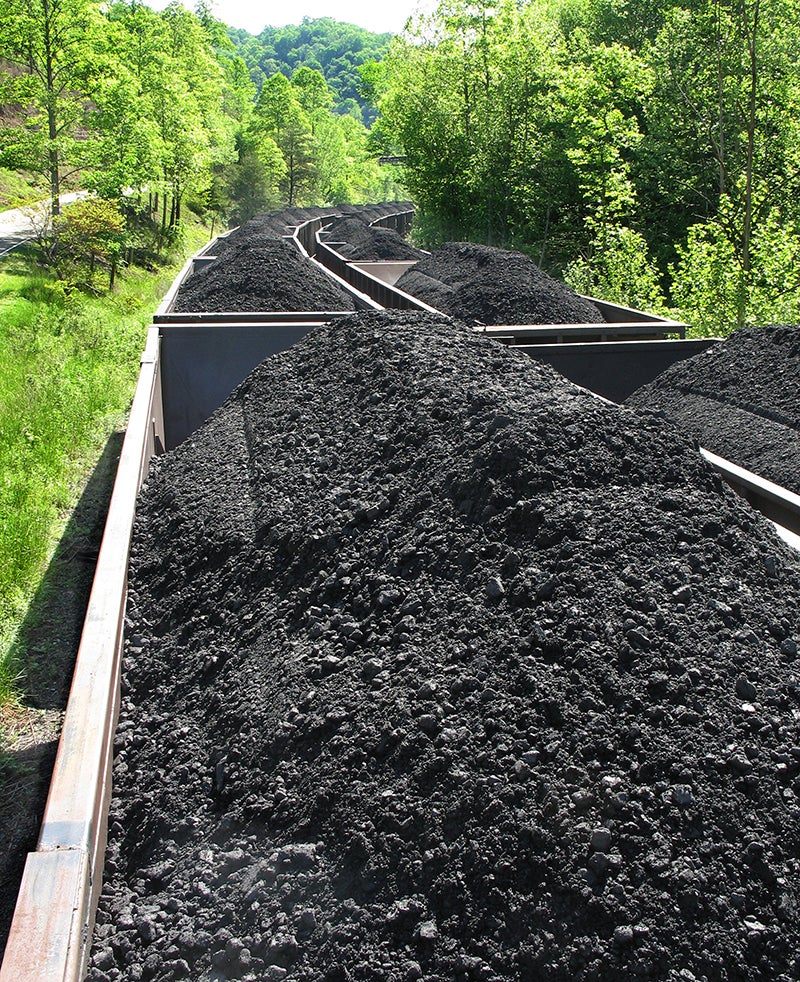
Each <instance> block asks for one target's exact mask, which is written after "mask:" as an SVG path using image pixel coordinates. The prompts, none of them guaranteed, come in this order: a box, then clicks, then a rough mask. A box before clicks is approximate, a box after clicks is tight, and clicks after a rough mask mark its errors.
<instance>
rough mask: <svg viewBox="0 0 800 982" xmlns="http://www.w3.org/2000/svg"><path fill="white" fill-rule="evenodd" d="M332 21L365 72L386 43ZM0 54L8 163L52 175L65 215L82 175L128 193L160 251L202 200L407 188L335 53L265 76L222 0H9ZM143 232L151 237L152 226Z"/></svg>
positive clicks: (236, 214) (239, 204)
mask: <svg viewBox="0 0 800 982" xmlns="http://www.w3.org/2000/svg"><path fill="white" fill-rule="evenodd" d="M340 28H341V30H340ZM298 30H300V29H298ZM308 31H310V32H311V34H313V35H314V36H315V37H317V35H318V34H319V32H318V31H317V29H316V28H312V27H311V26H310V25H304V27H303V28H302V32H308ZM302 32H301V33H302ZM362 33H363V35H364V36H363V37H361V34H362ZM322 34H323V35H325V36H327V37H328V44H327V47H325V45H323V44H322V42H321V41H320V42H319V46H318V48H315V50H319V53H320V57H321V58H322V59H323V61H325V60H327V62H328V63H332V62H333V61H336V58H339V59H341V58H343V57H344V52H346V51H351V53H352V57H351V58H350V60H349V61H348V64H350V65H351V68H352V73H356V68H355V67H353V66H355V65H356V64H358V63H360V61H363V60H364V59H367V58H370V57H373V56H374V55H375V54H376V53H377V52H378V50H379V49H378V47H376V44H375V42H374V37H375V36H374V35H369V34H368V32H360V31H359V30H358V29H356V28H351V27H350V26H349V25H336V23H335V22H334V21H329V22H326V26H325V29H324V30H323V32H322ZM370 38H372V39H373V40H372V41H371V42H369V43H368V41H369V39H370ZM253 40H254V39H253ZM317 40H319V39H317ZM386 41H388V38H385V39H384V42H386ZM304 43H305V42H304ZM315 43H316V42H315ZM284 48H285V51H284V53H285V54H286V53H287V52H288V51H289V50H290V48H291V46H289V47H286V45H283V46H282V50H283V49H284ZM334 49H336V51H338V54H335V51H334ZM356 51H362V52H363V54H362V55H360V56H359V57H358V58H356V57H355V54H354V53H355V52H356ZM0 59H4V60H5V61H4V70H3V71H2V72H1V73H0V102H2V104H4V105H5V106H11V107H12V113H11V115H12V125H10V126H9V127H8V128H7V129H6V130H4V132H3V135H2V141H0V164H3V165H6V166H26V167H28V168H29V169H31V170H32V171H34V172H37V173H40V174H42V175H45V176H46V177H47V178H48V180H49V184H50V187H51V190H52V195H53V202H54V208H53V211H54V213H57V212H58V210H59V205H58V197H59V192H60V191H61V190H62V186H63V185H64V184H65V183H66V182H67V179H68V178H71V179H72V181H71V183H73V184H74V183H77V182H79V183H80V186H81V187H83V188H86V189H88V190H90V191H94V192H96V194H97V195H98V196H99V197H100V198H101V199H103V200H105V201H109V202H112V203H114V206H115V207H118V208H119V209H120V210H121V212H122V213H123V214H124V215H125V216H126V218H127V222H128V227H129V228H135V229H136V230H137V232H139V233H141V230H142V228H145V227H149V228H150V229H151V230H152V228H154V227H155V228H157V235H156V241H155V242H154V243H152V245H153V246H154V247H155V248H156V249H160V248H161V246H162V245H163V244H164V242H168V241H171V240H172V239H174V238H175V236H176V235H177V234H178V233H179V229H180V223H181V212H182V208H183V207H184V206H185V205H186V204H188V205H189V206H190V207H191V208H192V210H193V211H196V212H198V213H200V214H204V213H209V214H210V215H211V216H212V218H213V219H214V221H216V220H217V219H218V218H219V219H221V220H223V221H224V220H232V221H236V222H239V221H242V220H243V219H246V218H248V217H249V216H251V215H252V214H254V213H255V212H257V211H259V210H263V209H265V208H268V207H271V206H277V205H279V204H289V205H309V204H327V203H338V202H342V201H357V202H363V201H365V200H368V199H370V198H372V199H374V198H380V199H386V198H389V197H393V196H394V195H395V190H396V188H395V185H394V182H393V178H392V176H391V175H388V174H387V172H386V171H385V170H381V169H380V168H379V166H378V162H377V154H376V153H375V152H374V151H372V150H371V148H370V147H369V145H368V131H367V129H366V127H365V126H364V123H363V122H362V118H361V111H360V109H359V107H358V106H357V105H356V104H355V103H353V106H349V105H347V104H346V103H347V99H350V95H347V96H346V97H344V96H342V92H343V91H344V89H343V88H342V87H341V85H340V91H339V93H338V94H337V93H335V92H334V91H333V89H332V88H331V87H330V86H329V85H328V82H327V81H326V79H325V76H324V75H323V74H322V72H321V71H320V70H319V68H320V64H321V63H320V62H319V61H318V60H317V59H315V58H313V59H311V62H312V63H313V66H314V67H311V65H309V64H301V62H300V60H298V59H295V62H296V64H297V66H298V67H296V68H295V70H294V71H293V72H292V73H290V74H291V78H289V77H287V76H286V75H284V74H282V73H281V71H280V70H279V67H278V66H277V65H276V66H274V70H272V71H271V72H270V73H265V72H264V70H263V68H262V69H259V71H258V72H255V73H253V74H255V75H256V78H257V81H258V83H259V85H258V87H257V86H256V85H255V84H254V81H253V79H252V78H251V72H250V71H249V68H250V65H249V64H248V63H247V62H246V61H245V59H244V58H243V57H241V55H240V54H238V53H237V48H236V45H234V43H233V41H231V39H230V38H229V37H228V34H227V31H226V28H225V26H224V25H223V24H222V23H221V22H220V21H218V20H216V19H215V18H214V17H213V16H212V14H211V13H210V8H209V7H208V5H206V4H202V3H201V4H200V5H199V6H198V7H197V11H196V13H189V11H187V10H186V9H184V8H183V7H182V6H181V5H180V4H177V3H172V4H170V5H169V6H168V7H167V8H166V9H165V10H164V11H163V12H161V13H156V12H154V11H153V10H151V9H150V8H149V7H147V6H145V5H143V4H139V3H133V4H129V3H126V2H122V0H117V2H114V3H111V4H110V5H109V4H101V3H100V2H98V0H32V2H31V3H28V2H27V0H9V2H8V3H7V4H4V5H3V7H2V10H0ZM354 59H355V60H354ZM306 60H307V61H308V59H306ZM251 61H252V59H251ZM264 65H267V62H264ZM5 66H7V67H5ZM267 67H268V68H269V65H267ZM334 75H335V72H334ZM353 84H354V83H353ZM353 91H355V90H353ZM343 98H344V102H343V101H342V100H343ZM351 101H352V100H351ZM350 110H352V112H351V111H350ZM4 115H5V114H4ZM55 228H56V229H58V227H57V226H56V227H55ZM151 238H152V236H151ZM70 241H71V239H70V237H69V236H66V235H65V236H64V239H63V242H62V243H61V244H62V247H64V246H66V245H67V244H68V243H69V242H70ZM127 242H128V246H129V248H133V247H134V246H136V245H139V246H142V245H143V236H142V235H141V234H139V237H138V239H137V237H136V236H135V235H134V236H130V237H129V238H128V239H127ZM149 247H150V246H148V248H149ZM48 252H49V254H55V250H52V249H49V250H48ZM92 255H93V256H94V253H92Z"/></svg>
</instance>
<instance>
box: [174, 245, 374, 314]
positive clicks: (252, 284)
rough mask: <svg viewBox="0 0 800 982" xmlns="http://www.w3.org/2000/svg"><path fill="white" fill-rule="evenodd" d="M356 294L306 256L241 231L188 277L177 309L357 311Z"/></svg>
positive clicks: (288, 246)
mask: <svg viewBox="0 0 800 982" xmlns="http://www.w3.org/2000/svg"><path fill="white" fill-rule="evenodd" d="M354 307H355V305H354V302H353V298H352V296H351V295H350V294H349V293H348V292H347V291H346V290H345V289H343V288H342V287H340V286H339V285H338V284H337V283H336V282H335V281H334V280H333V279H331V277H329V276H327V275H326V274H325V273H324V272H322V270H321V269H319V268H318V267H317V266H315V265H313V264H312V263H311V262H309V260H308V259H306V258H305V257H304V256H302V255H301V254H300V252H299V250H298V249H297V247H296V246H295V245H294V244H292V243H290V242H286V241H284V240H282V239H273V238H270V237H269V236H268V235H266V234H264V235H253V236H246V235H240V236H238V237H237V238H236V239H234V240H229V241H228V242H227V244H226V246H225V247H224V248H223V249H222V250H218V251H217V258H216V259H215V260H214V261H213V262H211V263H209V264H208V265H207V266H204V267H202V268H201V269H198V270H196V271H195V272H194V273H193V274H192V275H191V276H190V277H189V278H188V279H187V280H185V281H184V283H183V284H182V286H181V288H180V290H179V291H178V295H177V297H176V299H175V304H174V308H173V309H174V310H175V311H177V312H179V313H183V312H185V311H219V312H223V311H228V310H231V311H244V310H251V311H259V310H265V311H268V310H353V309H354Z"/></svg>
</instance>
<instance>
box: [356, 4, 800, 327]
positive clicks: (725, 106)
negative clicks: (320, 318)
mask: <svg viewBox="0 0 800 982" xmlns="http://www.w3.org/2000/svg"><path fill="white" fill-rule="evenodd" d="M799 48H800V6H798V5H797V4H789V3H785V2H783V0H679V2H676V0H637V2H635V3H629V2H627V0H526V2H524V3H518V2H516V0H478V2H474V3H471V2H465V0H448V2H447V3H446V4H442V5H441V6H440V8H439V10H438V12H437V13H436V14H434V15H433V16H431V17H430V18H428V19H424V20H422V21H420V22H419V23H417V24H416V26H415V28H414V30H413V31H412V32H410V33H407V34H406V36H405V37H403V38H398V39H396V40H395V41H394V42H393V45H392V49H391V54H390V55H389V57H388V59H387V60H386V61H385V62H383V63H382V64H381V65H380V66H377V67H373V68H372V69H371V71H370V82H371V84H372V85H373V88H374V90H375V92H376V98H377V99H378V101H379V105H380V118H379V121H378V123H377V126H376V128H375V131H374V132H375V134H376V135H378V134H380V138H381V140H382V142H383V146H384V149H385V150H386V151H387V152H396V153H403V154H405V155H406V156H407V164H406V168H405V175H406V181H407V184H408V187H409V189H410V192H411V194H412V196H413V197H414V199H415V200H416V201H417V202H418V204H419V206H420V208H421V212H422V216H421V217H422V221H423V223H424V227H425V229H426V233H427V236H428V238H429V239H431V240H434V241H435V240H437V239H439V240H441V239H448V238H449V239H461V238H472V239H477V240H480V241H485V242H489V243H494V244H497V245H500V244H512V245H515V246H518V247H522V248H525V249H526V250H528V251H530V252H531V254H532V255H533V256H534V257H535V258H536V259H537V261H539V262H540V263H541V264H542V265H544V266H545V267H547V268H548V269H550V270H551V271H555V272H560V271H561V270H564V269H566V271H567V276H568V277H569V278H570V280H571V281H572V283H573V285H575V286H577V287H578V288H579V289H581V290H582V291H583V292H590V293H595V294H597V295H599V296H603V297H606V298H607V299H619V300H622V301H623V302H631V303H640V304H643V305H645V306H651V307H652V306H659V305H661V304H664V303H669V304H671V305H673V306H675V307H678V308H680V310H681V312H682V313H683V315H684V316H685V317H687V318H688V319H689V320H690V322H691V323H693V324H694V325H695V327H696V328H699V329H701V330H706V331H710V332H715V333H716V332H719V331H723V332H727V331H728V330H730V329H731V327H733V326H736V325H739V324H744V323H747V322H755V323H765V322H769V321H773V322H774V321H784V322H785V321H790V322H797V321H798V320H800V297H798V286H800V230H799V228H798V222H800V194H798V190H799V188H798V182H799V181H800V169H799V168H798V163H799V159H798V147H799V146H800V142H798V128H799V127H800V58H798V55H800V51H799V50H798V49H799Z"/></svg>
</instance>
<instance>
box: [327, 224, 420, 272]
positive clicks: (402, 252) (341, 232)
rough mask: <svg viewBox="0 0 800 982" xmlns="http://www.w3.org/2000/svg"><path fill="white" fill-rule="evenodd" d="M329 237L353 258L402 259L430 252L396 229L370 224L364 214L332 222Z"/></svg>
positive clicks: (332, 243)
mask: <svg viewBox="0 0 800 982" xmlns="http://www.w3.org/2000/svg"><path fill="white" fill-rule="evenodd" d="M325 239H326V240H327V241H329V242H330V243H331V245H332V248H335V249H336V251H337V252H338V253H339V254H340V255H342V256H344V257H345V258H346V259H350V260H363V261H375V262H379V261H396V262H402V261H404V260H418V259H422V258H424V257H425V256H426V255H427V253H425V252H423V251H422V250H421V249H416V248H414V246H412V245H411V243H410V242H407V241H406V240H405V239H404V238H403V237H402V235H398V233H397V232H395V231H394V230H393V229H389V228H381V227H380V226H378V225H369V224H368V223H367V222H365V221H362V220H361V219H360V218H339V219H337V220H336V221H334V222H331V224H330V227H329V228H328V229H327V232H326V235H325ZM334 243H336V244H335V245H334Z"/></svg>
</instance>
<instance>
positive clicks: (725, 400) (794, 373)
mask: <svg viewBox="0 0 800 982" xmlns="http://www.w3.org/2000/svg"><path fill="white" fill-rule="evenodd" d="M627 403H628V404H629V405H631V406H635V407H639V408H643V409H653V410H656V411H659V412H661V413H663V414H664V415H665V416H666V417H667V418H668V419H670V420H671V421H673V422H674V423H675V424H676V425H677V426H679V427H681V428H683V429H684V430H685V431H686V432H687V433H689V434H691V435H693V436H694V437H695V438H696V439H697V440H698V441H699V442H700V444H701V445H702V446H703V447H705V448H706V449H707V450H710V451H711V452H712V453H716V454H718V455H719V456H721V457H725V458H727V459H728V460H731V461H733V462H734V463H735V464H738V465H739V466H740V467H744V468H746V469H747V470H750V471H753V472H755V473H756V474H760V475H761V476H762V477H765V478H767V479H768V480H770V481H773V482H774V483H776V484H779V485H781V486H782V487H785V488H788V489H789V490H790V491H793V492H794V493H795V494H800V327H797V326H794V327H792V326H772V327H753V328H743V329H742V330H739V331H735V332H734V333H733V334H732V335H731V336H730V337H729V338H728V339H727V340H725V341H721V342H719V343H718V344H716V345H714V346H713V347H711V348H709V349H707V350H706V351H704V352H702V353H701V354H698V355H695V356H694V357H693V358H688V359H687V360H686V361H682V362H679V363H678V364H676V365H674V366H672V367H671V368H669V369H667V371H665V372H664V373H663V374H662V375H660V376H659V377H658V378H657V379H655V380H654V381H653V382H651V383H649V384H648V385H645V386H643V387H642V388H641V389H638V390H637V391H636V392H634V393H633V394H632V395H631V396H629V398H628V400H627Z"/></svg>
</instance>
